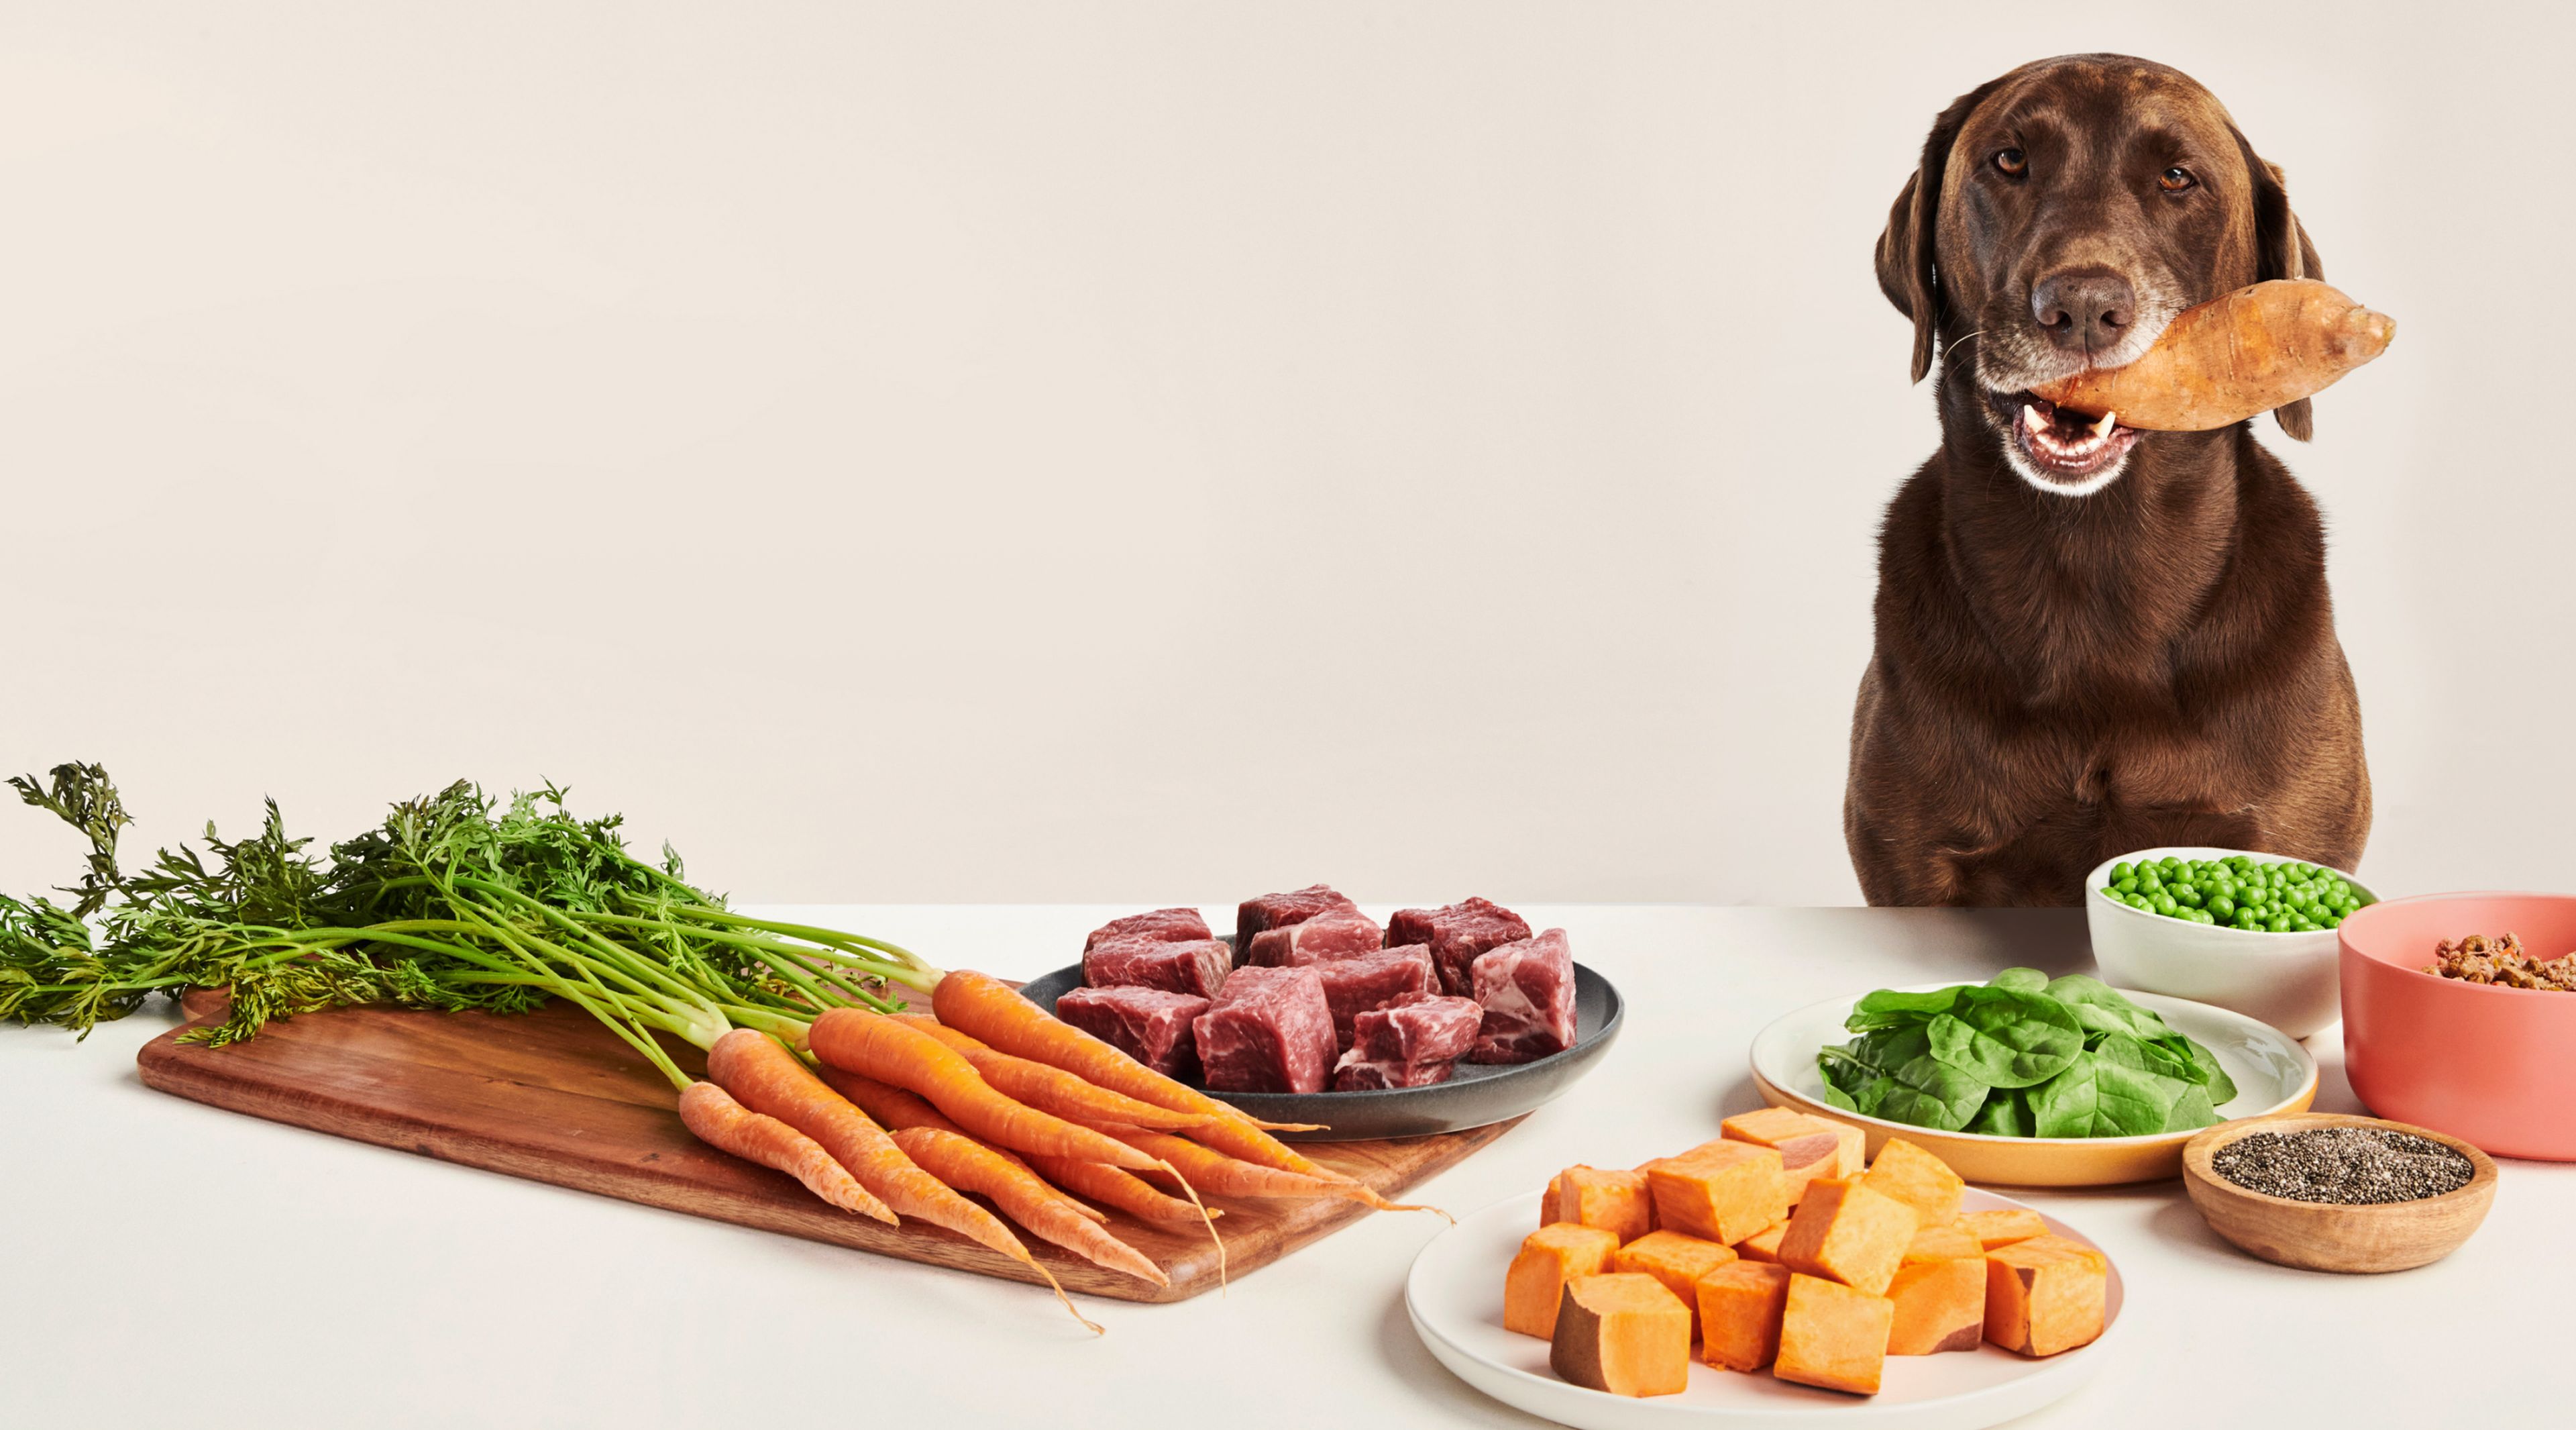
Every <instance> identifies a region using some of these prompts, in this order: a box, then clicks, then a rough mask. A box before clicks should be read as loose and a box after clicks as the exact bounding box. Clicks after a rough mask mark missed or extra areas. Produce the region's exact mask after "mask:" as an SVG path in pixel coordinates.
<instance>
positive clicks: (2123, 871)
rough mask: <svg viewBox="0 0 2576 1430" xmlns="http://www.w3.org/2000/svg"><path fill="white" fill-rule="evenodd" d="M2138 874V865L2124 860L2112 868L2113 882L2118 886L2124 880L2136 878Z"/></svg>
mask: <svg viewBox="0 0 2576 1430" xmlns="http://www.w3.org/2000/svg"><path fill="white" fill-rule="evenodd" d="M2137 872H2138V866H2137V865H2135V864H2132V863H2130V862H2129V861H2128V860H2126V859H2123V860H2121V861H2120V862H2119V863H2117V864H2114V865H2112V866H2111V882H2112V883H2114V884H2116V883H2118V882H2120V881H2121V880H2122V879H2128V878H2134V877H2136V875H2137Z"/></svg>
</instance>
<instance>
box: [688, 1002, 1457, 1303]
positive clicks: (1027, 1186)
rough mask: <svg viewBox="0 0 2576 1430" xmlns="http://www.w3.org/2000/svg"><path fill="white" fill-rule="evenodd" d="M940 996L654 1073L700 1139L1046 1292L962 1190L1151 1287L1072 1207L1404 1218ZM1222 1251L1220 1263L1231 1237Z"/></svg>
mask: <svg viewBox="0 0 2576 1430" xmlns="http://www.w3.org/2000/svg"><path fill="white" fill-rule="evenodd" d="M931 997H932V1005H931V1006H932V1009H933V1011H934V1012H935V1014H936V1017H935V1019H934V1018H925V1017H922V1016H920V1015H917V1014H901V1015H892V1016H889V1015H887V1014H883V1013H876V1012H872V1011H870V1010H867V1009H864V1008H833V1009H829V1010H826V1011H824V1012H822V1013H820V1014H819V1015H818V1016H816V1017H815V1018H814V1019H813V1021H812V1022H811V1023H809V1024H806V1025H804V1027H803V1028H802V1029H801V1035H802V1036H801V1038H799V1037H797V1036H796V1035H795V1034H794V1033H791V1032H789V1031H788V1030H784V1029H779V1028H775V1027H773V1028H772V1029H771V1030H769V1031H756V1030H754V1029H750V1028H736V1029H734V1030H732V1031H730V1032H727V1033H725V1034H723V1035H722V1036H721V1037H718V1038H716V1039H715V1040H714V1041H713V1042H712V1043H711V1044H710V1045H709V1046H708V1049H707V1080H706V1081H703V1082H696V1081H692V1080H690V1079H689V1078H688V1077H687V1075H686V1074H684V1073H681V1072H680V1071H679V1070H678V1069H677V1068H676V1067H674V1066H670V1065H668V1063H667V1060H660V1061H662V1062H663V1071H664V1072H665V1074H666V1075H668V1076H669V1077H670V1078H671V1079H672V1081H673V1082H674V1083H675V1084H676V1085H678V1086H679V1087H680V1089H681V1091H680V1117H681V1120H682V1121H683V1122H685V1123H686V1124H687V1125H688V1127H689V1130H690V1131H692V1132H694V1133H696V1134H697V1135H698V1137H699V1138H700V1139H701V1140H704V1141H706V1142H708V1143H710V1144H712V1145H714V1146H716V1147H720V1148H722V1149H723V1150H725V1151H727V1152H731V1153H733V1154H734V1155H736V1156H739V1157H744V1158H747V1159H749V1160H751V1161H754V1162H758V1163H761V1164H762V1165H764V1166H768V1167H774V1168H776V1169H778V1170H779V1171H782V1172H786V1173H788V1174H789V1175H791V1176H794V1177H795V1178H797V1179H798V1180H799V1181H801V1182H803V1183H804V1184H805V1186H806V1187H807V1188H808V1189H809V1190H811V1191H812V1192H813V1193H814V1194H815V1195H816V1196H818V1197H821V1198H822V1199H823V1200H825V1201H827V1202H829V1203H831V1204H832V1205H834V1206H837V1207H841V1208H843V1209H845V1210H848V1211H852V1212H857V1213H859V1214H861V1215H864V1216H873V1217H876V1218H878V1219H880V1220H883V1221H886V1222H889V1223H893V1222H896V1221H898V1219H899V1218H901V1217H906V1216H911V1217H918V1218H920V1219H921V1220H924V1221H927V1222H929V1223H931V1224H932V1225H934V1226H941V1227H946V1228H947V1229H949V1230H950V1231H954V1232H956V1233H958V1234H960V1235H962V1236H965V1237H968V1238H970V1239H971V1240H974V1241H976V1242H978V1243H980V1244H981V1245H983V1246H986V1247H988V1248H990V1249H992V1250H994V1251H997V1252H1000V1253H1001V1254H1003V1255H1004V1256H1008V1257H1010V1258H1011V1259H1013V1260H1015V1261H1018V1262H1020V1263H1021V1264H1023V1265H1025V1266H1027V1267H1029V1268H1030V1269H1032V1270H1034V1271H1036V1272H1037V1273H1038V1274H1039V1275H1040V1276H1042V1277H1044V1278H1045V1279H1046V1281H1047V1284H1048V1285H1050V1286H1056V1281H1055V1278H1054V1276H1053V1275H1051V1274H1049V1273H1048V1272H1047V1270H1046V1268H1045V1267H1044V1266H1042V1265H1040V1264H1039V1263H1038V1262H1037V1260H1036V1259H1035V1258H1034V1257H1032V1256H1031V1255H1030V1254H1029V1251H1028V1249H1027V1247H1026V1246H1024V1245H1023V1244H1022V1243H1021V1242H1020V1240H1019V1238H1018V1237H1017V1236H1015V1235H1014V1234H1013V1233H1012V1232H1011V1230H1010V1228H1009V1227H1007V1226H1005V1225H1003V1224H1002V1223H1001V1222H1000V1221H999V1220H998V1219H996V1218H995V1217H994V1216H992V1215H991V1214H990V1213H988V1212H986V1211H985V1210H984V1209H983V1208H982V1207H980V1206H977V1205H976V1204H975V1203H973V1202H970V1201H968V1200H966V1199H965V1198H964V1197H962V1196H959V1195H958V1193H959V1192H976V1193H980V1194H982V1195H984V1196H986V1197H988V1198H990V1199H991V1200H992V1202H993V1204H994V1205H995V1206H997V1207H999V1208H1001V1209H1002V1211H1003V1212H1004V1213H1006V1214H1007V1215H1008V1216H1009V1217H1010V1218H1011V1219H1012V1220H1013V1221H1016V1222H1018V1223H1019V1224H1020V1225H1021V1226H1022V1227H1023V1228H1025V1229H1026V1230H1028V1231H1029V1232H1030V1233H1032V1234H1034V1235H1036V1236H1039V1237H1042V1238H1044V1239H1045V1240H1047V1241H1050V1242H1053V1243H1055V1244H1056V1245H1058V1246H1061V1247H1063V1248H1065V1249H1066V1250H1068V1251H1071V1252H1073V1253H1075V1254H1076V1255H1079V1256H1081V1257H1083V1258H1084V1259H1086V1260H1089V1261H1091V1262H1093V1263H1095V1264H1097V1265H1100V1266H1104V1267H1107V1268H1109V1269H1111V1270H1114V1271H1120V1272H1124V1273H1126V1274H1127V1275H1130V1276H1134V1277H1137V1278H1139V1279H1141V1280H1144V1281H1148V1282H1151V1283H1153V1284H1155V1285H1157V1286H1161V1285H1168V1284H1169V1278H1167V1277H1166V1276H1165V1275H1164V1274H1163V1271H1162V1269H1161V1268H1160V1267H1158V1266H1156V1265H1155V1264H1154V1263H1153V1262H1152V1261H1151V1260H1150V1259H1148V1258H1147V1257H1146V1256H1145V1255H1144V1254H1143V1253H1142V1252H1139V1251H1137V1250H1136V1249H1135V1248H1134V1247H1132V1246H1129V1245H1128V1244H1127V1243H1125V1242H1122V1241H1120V1240H1119V1239H1118V1238H1117V1237H1115V1236H1113V1235H1111V1234H1110V1233H1109V1231H1108V1230H1106V1229H1105V1228H1104V1227H1103V1226H1102V1225H1101V1223H1103V1222H1105V1221H1106V1220H1107V1218H1106V1217H1105V1216H1104V1215H1103V1214H1102V1213H1100V1212H1099V1211H1097V1210H1095V1209H1094V1208H1092V1207H1091V1206H1089V1205H1087V1204H1086V1203H1084V1202H1082V1201H1080V1200H1078V1199H1077V1197H1076V1195H1075V1194H1079V1195H1080V1196H1084V1197H1089V1198H1091V1199H1092V1200H1094V1201H1098V1202H1102V1203H1105V1204H1107V1205H1109V1206H1112V1207H1116V1208H1117V1209H1119V1210H1120V1211H1124V1212H1127V1213H1128V1214H1130V1215H1132V1216H1135V1217H1137V1218H1139V1219H1140V1220H1143V1221H1148V1222H1154V1223H1160V1224H1165V1225H1185V1224H1191V1223H1204V1224H1206V1225H1207V1227H1208V1230H1209V1234H1210V1235H1211V1236H1214V1235H1215V1234H1216V1233H1215V1225H1214V1220H1213V1218H1214V1217H1215V1216H1217V1215H1219V1213H1216V1212H1213V1211H1210V1210H1207V1209H1206V1208H1205V1207H1204V1205H1203V1204H1202V1203H1200V1202H1199V1199H1198V1194H1199V1193H1201V1192H1205V1193H1207V1194H1210V1195H1216V1196H1231V1197H1337V1198H1346V1199H1349V1200H1352V1201H1357V1202H1361V1203H1364V1204H1366V1205H1368V1206H1372V1207H1378V1208H1384V1209H1410V1208H1402V1207H1401V1206H1400V1204H1398V1203H1393V1202H1389V1201H1387V1200H1386V1199H1385V1198H1383V1197H1381V1196H1379V1195H1378V1194H1377V1193H1376V1192H1374V1191H1372V1190H1370V1189H1369V1188H1368V1187H1366V1186H1364V1185H1362V1184H1360V1183H1358V1182H1356V1181H1353V1180H1352V1179H1350V1178H1348V1177H1345V1176H1343V1175H1342V1174H1340V1173H1338V1172H1335V1171H1332V1170H1331V1169H1329V1168H1326V1167H1323V1166H1320V1165H1318V1164H1317V1163H1315V1162H1313V1161H1311V1160H1309V1159H1307V1158H1305V1157H1303V1156H1300V1155H1299V1154H1298V1153H1297V1152H1296V1151H1295V1150H1294V1149H1292V1148H1290V1147H1289V1146H1288V1145H1287V1144H1285V1143H1283V1142H1281V1141H1279V1139H1277V1138H1276V1137H1273V1136H1271V1135H1270V1134H1271V1133H1272V1132H1273V1131H1280V1130H1291V1129H1286V1128H1279V1127H1274V1126H1272V1125H1270V1124H1265V1123H1261V1122H1258V1121H1256V1120H1254V1119H1252V1118H1250V1117H1247V1116H1245V1115H1244V1114H1243V1113H1241V1112H1239V1111H1237V1110H1236V1109H1234V1108H1231V1107H1228V1106H1227V1105H1225V1104H1224V1103H1221V1102H1218V1101H1216V1100H1215V1099H1213V1098H1211V1097H1208V1096H1207V1095H1206V1094H1204V1093H1201V1092H1199V1091H1197V1090H1196V1089H1194V1088H1191V1087H1189V1086H1188V1085H1186V1084H1183V1083H1179V1082H1175V1081H1173V1080H1172V1079H1170V1078H1168V1077H1165V1076H1163V1075H1162V1074H1161V1073H1158V1072H1155V1071H1154V1070H1153V1069H1151V1068H1148V1067H1146V1066H1144V1065H1143V1064H1141V1063H1139V1062H1137V1061H1136V1060H1135V1059H1134V1058H1131V1057H1129V1056H1127V1055H1126V1054H1125V1053H1123V1052H1120V1051H1119V1050H1118V1049H1116V1048H1114V1047H1111V1046H1110V1045H1109V1044H1107V1043H1104V1042H1102V1041H1100V1040H1099V1039H1097V1038H1095V1037H1093V1036H1091V1035H1090V1034H1088V1033H1085V1032H1083V1031H1082V1030H1080V1029H1078V1028H1075V1027H1072V1026H1071V1025H1069V1024H1067V1023H1064V1022H1063V1021H1061V1020H1059V1019H1057V1018H1055V1017H1054V1016H1052V1015H1050V1014H1048V1013H1046V1012H1044V1011H1042V1010H1041V1009H1039V1008H1038V1007H1037V1006H1036V1005H1035V1004H1033V1003H1030V1002H1029V1001H1028V1000H1027V999H1025V998H1022V997H1020V996H1019V994H1018V993H1017V992H1015V991H1013V990H1012V988H1011V987H1010V985H1008V984H1006V983H1003V982H1001V981H1000V980H998V979H995V978H992V977H989V976H987V975H985V974H981V973H974V972H969V971H964V970H960V971H956V972H951V973H947V974H945V975H943V976H942V977H941V978H940V979H939V981H938V983H937V985H936V987H935V990H934V992H933V993H932V995H931ZM800 1048H801V1050H802V1051H803V1052H805V1053H807V1054H808V1055H810V1056H811V1058H812V1059H813V1060H814V1062H815V1064H816V1066H813V1067H809V1066H808V1065H807V1063H806V1061H805V1059H804V1058H801V1057H799V1056H798V1051H799V1049H800ZM1156 1182H1161V1183H1163V1184H1165V1185H1168V1186H1170V1187H1172V1188H1175V1189H1177V1190H1178V1191H1180V1192H1181V1193H1182V1195H1183V1196H1186V1197H1188V1198H1189V1200H1187V1201H1184V1200H1181V1199H1180V1198H1178V1197H1174V1196H1172V1195H1169V1194H1168V1193H1167V1192H1166V1191H1164V1190H1162V1189H1160V1188H1158V1187H1157V1186H1156V1185H1155V1183H1156ZM1217 1247H1218V1254H1219V1258H1220V1266H1221V1265H1222V1258H1223V1254H1224V1242H1223V1240H1222V1238H1219V1239H1218V1241H1217ZM1056 1290H1057V1294H1058V1295H1059V1296H1061V1295H1063V1288H1062V1287H1060V1286H1057V1288H1056ZM1066 1304H1067V1306H1068V1308H1070V1306H1071V1302H1070V1301H1068V1302H1067V1303H1066ZM1075 1314H1076V1315H1077V1316H1078V1315H1079V1314H1080V1313H1079V1312H1076V1313H1075ZM1084 1324H1086V1325H1088V1324H1090V1323H1089V1322H1088V1321H1086V1322H1085V1323H1084ZM1095 1329H1096V1328H1095Z"/></svg>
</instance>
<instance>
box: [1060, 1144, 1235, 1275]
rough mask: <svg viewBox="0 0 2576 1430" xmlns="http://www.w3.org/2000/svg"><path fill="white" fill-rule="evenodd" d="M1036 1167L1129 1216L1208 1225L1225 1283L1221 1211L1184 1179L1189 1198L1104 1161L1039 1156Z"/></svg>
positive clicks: (1066, 1187)
mask: <svg viewBox="0 0 2576 1430" xmlns="http://www.w3.org/2000/svg"><path fill="white" fill-rule="evenodd" d="M1037 1168H1038V1170H1039V1171H1041V1172H1043V1173H1045V1174H1046V1175H1047V1176H1048V1177H1049V1178H1050V1179H1052V1180H1053V1181H1055V1182H1056V1183H1057V1184H1059V1185H1061V1186H1062V1187H1064V1188H1065V1190H1067V1191H1073V1192H1080V1193H1082V1194H1083V1195H1084V1196H1086V1197H1093V1198H1096V1199H1098V1200H1100V1201H1104V1202H1107V1203H1108V1204H1109V1205H1111V1206H1113V1207H1116V1208H1118V1209H1119V1210H1120V1211H1123V1212H1125V1213H1127V1214H1128V1215H1130V1216H1134V1217H1138V1218H1141V1219H1142V1220H1145V1221H1150V1222H1161V1223H1164V1224H1166V1225H1180V1224H1184V1223H1189V1222H1198V1223H1200V1224H1202V1225H1204V1226H1205V1227H1206V1228H1207V1234H1208V1240H1209V1241H1212V1242H1214V1243H1216V1284H1217V1285H1219V1286H1223V1285H1224V1284H1225V1238H1224V1237H1222V1236H1219V1235H1218V1234H1217V1230H1216V1219H1217V1218H1218V1217H1221V1216H1223V1215H1225V1213H1224V1212H1223V1211H1220V1210H1218V1209H1217V1208H1215V1207H1211V1206H1208V1205H1206V1204H1204V1203H1202V1202H1200V1201H1199V1200H1198V1194H1197V1193H1196V1192H1195V1191H1191V1189H1190V1188H1189V1186H1188V1184H1186V1183H1184V1184H1183V1186H1182V1190H1184V1191H1190V1195H1191V1199H1190V1200H1189V1201H1186V1202H1185V1201H1181V1200H1180V1199H1178V1198H1176V1197H1167V1196H1165V1195H1163V1194H1162V1193H1161V1192H1158V1191H1156V1190H1154V1188H1153V1187H1151V1186H1149V1185H1147V1184H1146V1182H1145V1181H1144V1179H1142V1178H1140V1177H1138V1176H1137V1175H1136V1174H1134V1173H1133V1172H1122V1171H1120V1170H1118V1169H1117V1168H1116V1167H1112V1166H1110V1165H1109V1164H1107V1163H1105V1162H1075V1161H1071V1160H1069V1159H1067V1158H1063V1157H1040V1158H1038V1159H1037Z"/></svg>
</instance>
